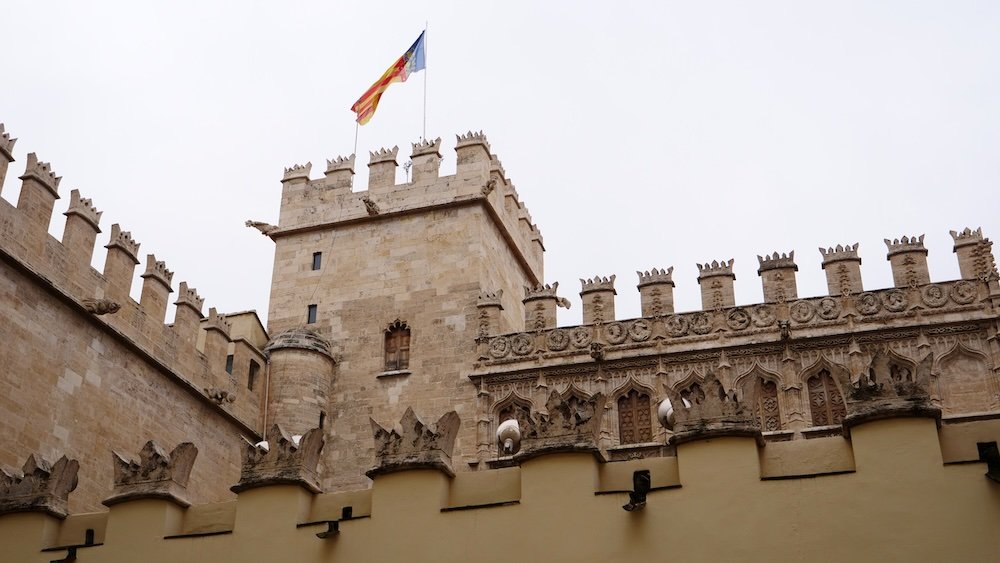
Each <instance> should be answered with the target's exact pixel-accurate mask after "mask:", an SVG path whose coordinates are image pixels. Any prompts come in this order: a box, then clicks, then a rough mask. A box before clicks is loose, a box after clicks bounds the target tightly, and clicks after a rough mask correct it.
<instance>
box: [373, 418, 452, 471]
mask: <svg viewBox="0 0 1000 563" xmlns="http://www.w3.org/2000/svg"><path fill="white" fill-rule="evenodd" d="M371 423H372V432H373V433H374V434H375V467H373V468H372V469H370V470H368V472H367V473H366V474H367V475H368V477H370V478H374V477H375V476H376V475H381V474H384V473H391V472H393V471H402V470H406V469H438V470H440V471H442V472H444V473H446V474H447V475H448V476H450V477H454V476H455V472H454V470H453V469H452V468H451V454H452V451H453V450H454V448H455V438H456V437H457V436H458V427H459V426H460V425H461V424H462V421H461V420H460V419H459V418H458V413H456V412H455V411H451V412H447V413H445V414H444V416H442V417H441V418H440V419H438V421H437V424H435V425H434V426H429V425H427V424H424V423H423V422H421V421H420V419H418V418H417V415H416V414H415V413H414V412H413V409H412V408H409V407H408V408H407V409H406V412H405V413H403V418H402V420H400V421H399V425H400V430H399V431H398V432H397V431H396V429H395V428H391V429H389V430H386V429H385V428H383V427H382V426H381V425H380V424H379V423H377V422H375V419H372V420H371Z"/></svg>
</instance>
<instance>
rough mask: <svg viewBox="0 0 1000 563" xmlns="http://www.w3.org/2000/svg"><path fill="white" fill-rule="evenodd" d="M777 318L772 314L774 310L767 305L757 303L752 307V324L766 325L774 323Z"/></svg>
mask: <svg viewBox="0 0 1000 563" xmlns="http://www.w3.org/2000/svg"><path fill="white" fill-rule="evenodd" d="M776 320H777V319H776V318H775V316H774V311H772V310H771V307H770V306H768V305H757V306H756V307H754V308H753V324H754V326H758V327H760V328H764V327H768V326H771V325H773V324H774V322H775V321H776Z"/></svg>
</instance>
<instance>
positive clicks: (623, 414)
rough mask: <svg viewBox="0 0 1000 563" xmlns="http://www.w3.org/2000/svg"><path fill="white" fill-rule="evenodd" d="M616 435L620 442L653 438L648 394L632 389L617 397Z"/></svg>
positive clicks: (645, 440)
mask: <svg viewBox="0 0 1000 563" xmlns="http://www.w3.org/2000/svg"><path fill="white" fill-rule="evenodd" d="M618 436H619V438H620V439H621V443H622V444H638V443H641V442H651V441H652V440H653V427H652V416H651V415H650V403H649V395H646V394H645V393H640V392H639V391H637V390H635V389H632V390H631V391H629V392H628V393H627V394H625V395H622V396H621V397H618Z"/></svg>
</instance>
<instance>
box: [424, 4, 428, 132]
mask: <svg viewBox="0 0 1000 563" xmlns="http://www.w3.org/2000/svg"><path fill="white" fill-rule="evenodd" d="M423 140H425V141H426V140H427V20H424V134H423Z"/></svg>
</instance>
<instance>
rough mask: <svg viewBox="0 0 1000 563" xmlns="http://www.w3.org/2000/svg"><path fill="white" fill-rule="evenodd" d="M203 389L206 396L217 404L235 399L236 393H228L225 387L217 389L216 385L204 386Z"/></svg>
mask: <svg viewBox="0 0 1000 563" xmlns="http://www.w3.org/2000/svg"><path fill="white" fill-rule="evenodd" d="M204 390H205V394H206V395H208V398H209V399H212V400H213V401H215V404H217V405H221V404H222V403H232V402H234V401H236V393H230V392H229V391H226V390H225V389H219V388H218V387H205V389H204Z"/></svg>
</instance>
